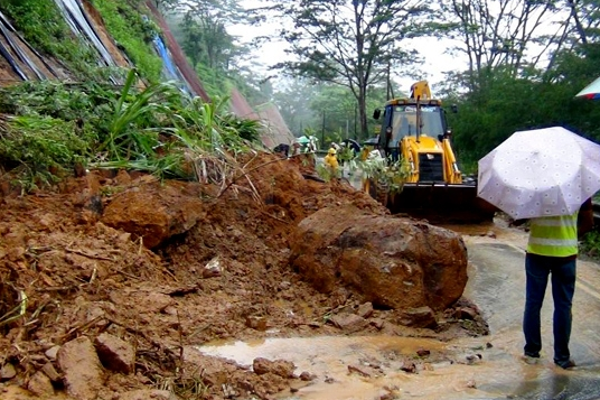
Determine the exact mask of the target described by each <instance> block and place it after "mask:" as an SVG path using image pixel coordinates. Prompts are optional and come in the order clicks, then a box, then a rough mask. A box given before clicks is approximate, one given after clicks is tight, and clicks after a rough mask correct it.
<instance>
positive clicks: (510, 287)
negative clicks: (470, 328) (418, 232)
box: [465, 237, 600, 400]
mask: <svg viewBox="0 0 600 400" xmlns="http://www.w3.org/2000/svg"><path fill="white" fill-rule="evenodd" d="M501 240H502V238H501V237H500V240H499V241H497V242H494V241H491V242H488V243H476V242H472V243H470V244H469V245H468V249H469V259H470V261H471V263H472V265H471V271H470V274H469V276H470V281H469V284H468V286H467V289H466V291H465V295H466V296H467V297H469V298H471V299H472V300H473V301H474V302H475V303H476V304H478V305H479V307H480V308H481V309H482V312H483V313H484V316H485V317H486V319H487V321H488V323H489V325H490V330H491V333H492V335H491V337H492V340H497V341H498V342H500V344H501V345H505V346H512V348H510V349H508V348H506V349H505V350H506V353H509V354H510V353H512V354H513V355H514V353H515V352H516V353H517V354H520V352H521V349H522V346H523V344H524V341H523V338H522V333H521V322H522V314H523V305H524V300H525V298H524V293H525V272H524V258H525V253H524V251H523V247H524V242H521V243H518V244H514V243H511V244H507V243H503V242H502V241H501ZM577 274H578V278H577V285H576V291H575V298H574V302H573V332H572V337H571V346H570V347H571V353H572V358H573V359H574V360H575V361H576V363H577V365H578V366H577V368H575V369H574V370H572V371H563V370H561V369H560V368H557V367H555V366H554V365H552V343H553V339H552V310H553V302H552V296H551V292H550V287H548V288H547V291H546V297H545V299H544V306H543V310H542V313H543V314H542V340H543V346H544V349H543V351H542V360H541V364H540V365H527V367H526V369H528V371H525V372H524V374H523V376H522V379H520V380H518V381H515V382H502V383H498V382H497V383H491V384H481V385H480V386H479V388H480V389H482V390H486V391H489V392H495V391H499V392H502V393H505V395H503V396H498V397H495V398H498V399H506V398H510V399H553V400H554V399H574V400H575V399H577V400H585V399H600V334H599V333H600V291H599V289H600V266H599V265H598V264H596V263H593V262H588V261H583V260H579V261H578V264H577ZM549 285H550V283H549ZM498 373H499V374H500V375H501V374H503V371H502V370H499V371H498ZM508 375H511V374H508Z"/></svg>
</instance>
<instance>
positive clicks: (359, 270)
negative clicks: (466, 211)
mask: <svg viewBox="0 0 600 400" xmlns="http://www.w3.org/2000/svg"><path fill="white" fill-rule="evenodd" d="M290 243H293V245H292V248H291V252H290V258H289V262H290V264H291V265H292V267H293V268H294V269H295V270H297V271H298V272H299V273H300V274H301V275H302V276H303V279H304V280H306V281H308V282H309V283H311V284H312V285H313V286H314V287H315V288H316V289H317V290H319V291H320V292H322V293H325V294H331V293H333V292H334V291H335V290H336V289H337V288H338V287H345V288H347V289H349V290H350V291H351V292H352V293H353V294H354V295H356V296H357V297H359V298H361V299H362V300H363V301H364V302H371V303H372V304H373V306H375V307H382V308H392V309H405V308H418V307H423V306H427V307H429V308H431V309H432V310H444V309H446V308H448V307H449V306H450V305H452V304H454V303H455V302H456V301H457V300H458V299H459V298H460V296H461V295H462V293H463V290H464V288H465V285H466V283H467V279H468V277H467V265H468V259H467V249H466V246H465V243H464V241H463V239H462V237H461V236H460V235H459V234H457V233H455V232H453V231H450V230H447V229H444V228H440V227H436V226H433V225H429V224H427V223H424V222H421V221H418V222H415V221H414V220H411V219H408V218H394V217H390V216H386V215H373V214H370V213H367V212H366V211H362V210H359V209H358V208H356V207H354V206H351V205H343V206H339V207H337V206H331V207H327V208H323V209H321V210H319V211H317V212H315V213H314V214H312V215H310V216H309V217H308V218H305V219H304V220H302V221H301V222H300V224H299V225H298V226H297V228H296V230H295V231H294V232H293V237H292V239H291V240H290Z"/></svg>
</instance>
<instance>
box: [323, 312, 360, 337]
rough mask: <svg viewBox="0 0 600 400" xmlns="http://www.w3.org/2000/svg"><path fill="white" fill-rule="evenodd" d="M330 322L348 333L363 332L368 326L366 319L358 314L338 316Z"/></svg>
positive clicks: (333, 317)
mask: <svg viewBox="0 0 600 400" xmlns="http://www.w3.org/2000/svg"><path fill="white" fill-rule="evenodd" d="M329 321H331V322H332V323H333V324H334V325H335V326H337V327H338V328H340V329H342V330H343V331H345V332H347V333H354V332H358V331H361V330H363V329H364V328H365V327H366V326H367V325H368V322H367V320H366V319H364V318H363V317H359V316H358V315H356V314H336V315H334V316H332V317H331V318H330V319H329Z"/></svg>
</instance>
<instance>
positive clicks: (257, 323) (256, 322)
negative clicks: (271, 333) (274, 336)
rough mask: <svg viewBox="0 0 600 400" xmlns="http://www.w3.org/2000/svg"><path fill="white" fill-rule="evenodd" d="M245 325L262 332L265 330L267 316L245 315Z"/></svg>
mask: <svg viewBox="0 0 600 400" xmlns="http://www.w3.org/2000/svg"><path fill="white" fill-rule="evenodd" d="M246 326H247V327H248V328H252V329H256V330H257V331H262V332H264V331H266V330H267V318H265V317H255V316H251V317H246Z"/></svg>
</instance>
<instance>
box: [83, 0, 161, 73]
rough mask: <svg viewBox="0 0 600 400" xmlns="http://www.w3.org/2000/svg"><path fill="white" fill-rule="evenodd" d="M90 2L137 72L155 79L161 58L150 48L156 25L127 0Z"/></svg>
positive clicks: (94, 0)
mask: <svg viewBox="0 0 600 400" xmlns="http://www.w3.org/2000/svg"><path fill="white" fill-rule="evenodd" d="M92 4H93V5H94V6H95V7H96V9H97V10H98V11H99V12H100V14H101V15H102V18H103V19H104V23H105V24H106V28H107V30H108V32H110V34H111V36H112V37H113V38H114V39H115V40H116V41H117V43H118V44H119V45H121V46H122V47H123V48H124V49H125V53H126V54H127V56H128V57H129V58H130V59H131V61H132V62H133V63H134V64H135V66H136V68H137V69H138V70H139V71H140V74H141V75H142V76H143V77H144V78H146V79H148V80H149V81H150V82H159V81H160V77H161V71H162V60H161V59H160V57H158V56H157V55H156V53H155V52H154V49H153V47H152V38H153V37H154V35H155V34H157V33H158V27H157V26H156V25H155V24H154V23H153V22H152V21H151V20H150V19H145V18H144V17H143V16H142V14H141V13H140V11H138V10H136V9H134V8H133V7H132V6H131V5H130V4H129V3H128V2H124V1H120V2H118V1H114V0H92Z"/></svg>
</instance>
